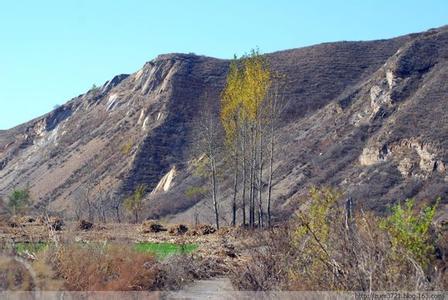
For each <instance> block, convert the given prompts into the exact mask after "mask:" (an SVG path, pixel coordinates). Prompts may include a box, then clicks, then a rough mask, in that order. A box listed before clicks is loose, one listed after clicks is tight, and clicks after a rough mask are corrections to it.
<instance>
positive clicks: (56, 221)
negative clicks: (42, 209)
mask: <svg viewBox="0 0 448 300" xmlns="http://www.w3.org/2000/svg"><path fill="white" fill-rule="evenodd" d="M46 223H47V225H48V227H49V228H50V229H52V230H54V231H61V230H62V229H63V227H64V221H63V220H62V219H61V218H59V217H49V218H47V220H46Z"/></svg>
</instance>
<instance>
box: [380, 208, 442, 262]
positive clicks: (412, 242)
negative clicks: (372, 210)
mask: <svg viewBox="0 0 448 300" xmlns="http://www.w3.org/2000/svg"><path fill="white" fill-rule="evenodd" d="M439 201H440V200H439V199H438V200H437V202H436V204H435V205H433V206H430V205H425V206H424V207H423V208H422V209H421V210H420V211H419V212H418V211H416V210H415V207H414V206H415V201H414V200H413V199H410V200H407V201H406V202H405V203H404V205H401V204H400V203H398V204H396V205H394V206H392V208H391V212H392V214H391V215H390V216H389V217H387V218H385V219H383V220H382V221H381V222H380V228H381V229H383V230H385V231H386V232H387V233H388V234H389V236H390V238H391V243H392V247H393V250H394V251H395V252H397V251H398V249H404V251H405V252H406V254H407V255H410V256H411V257H412V258H413V259H415V260H416V261H417V262H418V263H420V264H421V265H422V266H426V265H427V264H428V263H429V261H430V259H431V256H432V255H433V254H434V243H433V242H432V241H431V235H430V231H429V229H430V227H431V224H432V221H433V218H434V214H435V212H436V208H437V205H438V203H439Z"/></svg>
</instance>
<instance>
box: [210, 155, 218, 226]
mask: <svg viewBox="0 0 448 300" xmlns="http://www.w3.org/2000/svg"><path fill="white" fill-rule="evenodd" d="M210 163H211V169H212V178H211V180H212V188H213V191H212V198H213V207H214V209H215V223H216V229H219V212H218V201H217V199H216V166H215V158H212V159H211V162H210Z"/></svg>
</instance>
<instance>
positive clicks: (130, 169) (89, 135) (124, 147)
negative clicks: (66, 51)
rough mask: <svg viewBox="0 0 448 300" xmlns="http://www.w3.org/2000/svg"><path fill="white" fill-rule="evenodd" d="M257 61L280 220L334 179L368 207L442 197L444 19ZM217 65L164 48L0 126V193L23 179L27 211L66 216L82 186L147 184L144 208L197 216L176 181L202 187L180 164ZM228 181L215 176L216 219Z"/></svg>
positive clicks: (224, 64)
mask: <svg viewBox="0 0 448 300" xmlns="http://www.w3.org/2000/svg"><path fill="white" fill-rule="evenodd" d="M267 57H268V59H269V62H270V64H271V67H272V69H273V70H274V71H276V72H280V73H282V74H284V75H286V77H287V84H286V86H285V88H284V89H283V90H282V91H281V98H282V99H284V101H285V103H287V104H286V107H285V110H284V112H283V115H282V117H281V119H282V123H281V126H280V128H279V130H278V134H277V137H278V152H277V155H276V164H275V174H274V184H275V185H274V190H273V195H274V200H275V205H274V206H275V211H276V213H277V214H278V215H282V214H284V213H285V214H288V213H289V212H291V211H292V210H293V209H294V207H295V206H296V205H297V204H298V203H299V202H300V199H301V196H302V195H304V194H305V193H306V190H307V188H308V187H309V186H310V185H312V184H317V185H335V186H339V187H340V188H341V189H343V190H344V191H346V193H347V194H350V195H351V196H352V197H353V198H354V199H355V202H356V203H360V204H362V205H365V206H367V207H370V208H374V209H378V210H381V209H382V208H384V207H385V205H387V204H389V203H391V202H393V201H397V200H401V199H404V198H407V197H416V198H418V199H428V200H431V199H433V198H434V197H435V196H437V195H440V196H444V195H446V194H447V193H448V174H447V163H448V152H447V146H448V142H447V140H448V139H447V136H448V113H447V112H446V104H447V96H446V95H447V92H448V84H447V77H448V29H447V28H440V29H435V30H430V31H428V32H424V33H421V34H412V35H408V36H403V37H399V38H395V39H390V40H380V41H371V42H340V43H329V44H321V45H317V46H312V47H307V48H301V49H294V50H288V51H282V52H276V53H272V54H269V55H267ZM228 64H229V62H228V61H226V60H218V59H214V58H209V57H203V56H196V55H185V54H168V55H162V56H159V57H157V58H156V59H154V60H153V61H151V62H148V63H146V64H145V65H144V66H143V68H142V69H140V70H139V71H137V72H136V73H134V74H131V75H119V76H116V77H114V78H113V79H112V80H110V81H108V82H106V83H105V84H104V85H103V86H102V87H100V88H98V89H96V90H90V91H88V92H87V93H86V94H83V95H80V96H78V97H76V98H74V99H72V100H70V101H69V102H67V103H66V104H65V105H62V106H61V107H59V108H57V109H55V110H54V111H52V112H51V113H49V114H47V115H45V116H43V117H40V118H37V119H35V120H32V121H30V122H28V123H26V124H23V125H20V126H18V127H16V128H13V129H10V130H6V131H0V195H3V196H5V195H7V194H8V193H9V192H10V191H11V190H12V189H13V188H16V187H19V186H24V185H26V184H29V185H30V188H31V192H32V194H33V196H34V199H35V206H36V208H42V207H43V206H45V207H48V208H49V209H51V210H55V211H63V212H65V213H67V214H71V212H72V211H73V207H75V206H76V203H78V202H79V201H81V199H82V198H83V197H85V196H86V195H90V197H93V196H92V195H98V194H101V193H102V191H104V190H108V191H114V193H113V196H111V197H115V198H116V199H122V198H123V197H125V196H126V195H128V194H129V193H131V192H132V191H133V190H134V189H135V187H136V186H138V185H139V184H145V185H146V186H147V187H148V190H149V191H152V190H153V189H155V188H156V187H157V186H158V188H157V189H156V191H154V193H148V199H147V200H146V209H145V215H146V216H148V217H169V218H172V219H175V220H184V221H191V220H192V219H193V217H197V215H198V214H199V215H200V221H204V222H205V221H209V217H210V215H211V212H212V211H211V209H210V203H209V200H208V198H207V197H206V196H205V195H202V194H200V195H195V196H194V197H191V196H189V197H187V196H186V190H187V189H188V188H189V187H191V186H200V185H201V184H204V179H203V178H200V177H198V176H196V175H195V172H194V171H193V167H192V162H194V161H197V160H198V159H200V158H199V157H198V153H197V152H196V151H193V150H194V148H195V141H196V139H195V136H196V134H195V128H196V125H197V123H198V122H199V119H198V115H199V114H198V112H200V111H202V110H204V108H207V109H213V110H215V111H216V110H218V109H219V96H220V93H221V90H222V88H223V86H224V83H225V76H226V72H227V68H228ZM173 170H175V172H173ZM168 179H169V182H170V183H169V184H166V183H167V181H168ZM161 180H162V181H163V182H161ZM230 182H231V181H230V179H228V178H227V174H226V173H225V172H224V173H223V175H222V178H221V190H220V197H221V207H222V209H223V212H224V213H223V217H224V218H226V213H230V209H229V208H230V207H229V208H228V205H227V203H228V201H230V199H228V198H230V197H229V195H230V189H231V188H230V187H231V183H230ZM165 186H167V188H165ZM111 195H112V194H111ZM112 202H113V201H109V202H107V201H106V202H104V203H105V204H104V205H110V204H108V203H112ZM210 220H211V219H210Z"/></svg>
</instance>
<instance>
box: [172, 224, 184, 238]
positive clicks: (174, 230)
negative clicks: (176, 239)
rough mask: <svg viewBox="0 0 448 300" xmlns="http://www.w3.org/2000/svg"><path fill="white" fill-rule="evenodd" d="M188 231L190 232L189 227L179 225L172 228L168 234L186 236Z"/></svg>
mask: <svg viewBox="0 0 448 300" xmlns="http://www.w3.org/2000/svg"><path fill="white" fill-rule="evenodd" d="M187 231H188V227H187V225H183V224H177V225H173V226H171V227H170V229H169V230H168V233H169V234H170V235H184V234H185V233H187Z"/></svg>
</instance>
